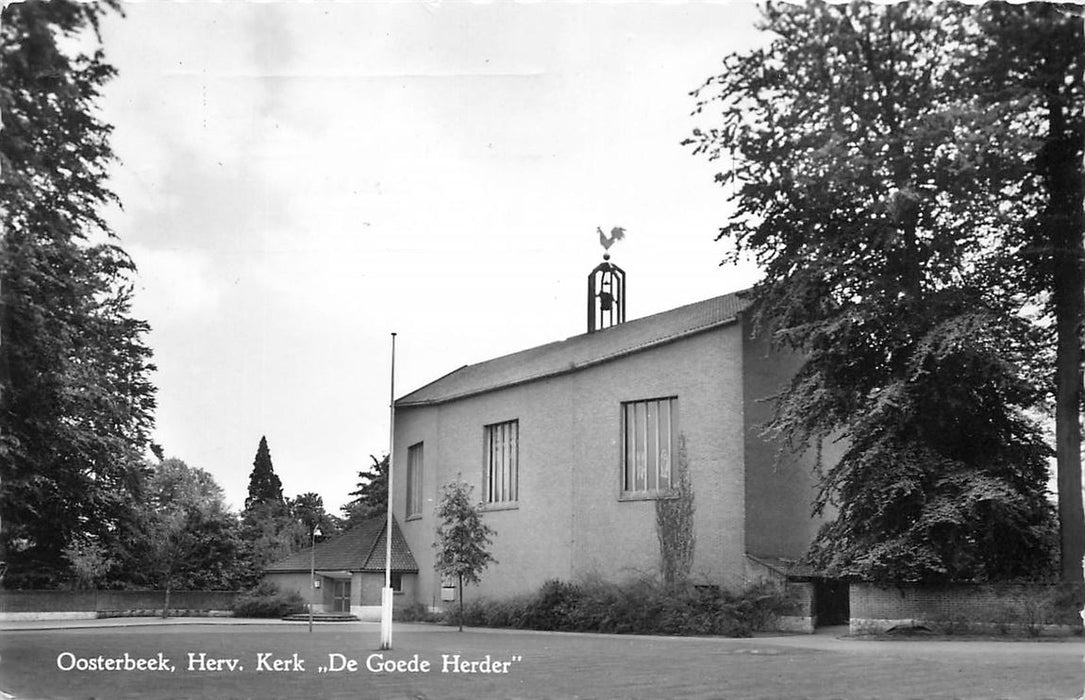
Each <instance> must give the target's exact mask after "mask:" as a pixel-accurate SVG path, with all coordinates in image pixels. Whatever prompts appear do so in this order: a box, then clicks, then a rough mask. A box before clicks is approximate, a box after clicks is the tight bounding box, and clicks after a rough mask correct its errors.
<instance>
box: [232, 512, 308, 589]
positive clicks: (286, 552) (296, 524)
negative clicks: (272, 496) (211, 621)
mask: <svg viewBox="0 0 1085 700" xmlns="http://www.w3.org/2000/svg"><path fill="white" fill-rule="evenodd" d="M309 532H310V531H309V530H307V529H306V527H305V525H304V524H303V523H302V522H301V520H300V519H299V518H297V517H296V516H295V514H294V513H293V512H292V510H291V509H290V508H288V507H287V506H286V504H283V503H274V502H263V503H257V504H256V505H254V506H253V507H252V508H249V509H246V510H245V511H244V512H242V514H241V544H240V553H239V568H240V570H241V572H242V573H241V575H240V583H241V585H242V586H243V587H245V588H249V587H251V586H254V585H256V584H257V583H258V582H259V581H260V578H261V577H262V576H263V572H264V569H265V568H266V567H267V565H268V564H270V563H272V562H275V561H278V560H279V559H283V558H285V557H287V556H290V555H291V554H293V553H294V552H296V551H298V550H299V549H303V548H304V547H307V546H309Z"/></svg>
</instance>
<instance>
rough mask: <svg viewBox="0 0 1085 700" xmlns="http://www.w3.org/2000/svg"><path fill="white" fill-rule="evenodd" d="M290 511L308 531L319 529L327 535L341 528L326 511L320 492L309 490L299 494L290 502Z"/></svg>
mask: <svg viewBox="0 0 1085 700" xmlns="http://www.w3.org/2000/svg"><path fill="white" fill-rule="evenodd" d="M290 511H291V513H292V514H293V517H294V519H295V520H297V521H298V522H299V523H301V525H302V526H303V527H304V528H305V532H306V533H312V532H313V531H314V530H316V529H319V530H320V531H321V533H322V535H323V536H324V537H327V536H329V535H332V534H334V533H335V532H336V531H337V530H338V529H339V526H338V524H337V523H336V522H335V520H334V519H333V518H332V517H331V516H330V515H328V513H326V512H325V511H324V499H323V498H322V497H321V496H320V494H318V493H313V492H312V491H309V492H307V493H303V494H301V495H299V496H298V497H297V498H295V499H293V500H292V501H291V502H290Z"/></svg>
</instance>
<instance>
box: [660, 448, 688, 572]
mask: <svg viewBox="0 0 1085 700" xmlns="http://www.w3.org/2000/svg"><path fill="white" fill-rule="evenodd" d="M655 505H656V536H657V537H658V538H659V558H660V573H661V574H662V576H663V582H664V583H667V584H673V583H676V582H680V581H683V580H685V579H686V578H688V577H689V572H690V570H691V569H692V568H693V546H694V537H693V511H694V508H693V485H692V484H691V483H690V478H689V456H688V455H687V453H686V436H685V434H683V433H680V434H679V435H678V459H677V460H676V462H675V465H674V472H673V474H672V475H671V488H670V489H669V493H667V494H666V495H665V496H664V497H662V498H659V499H657V500H656V502H655Z"/></svg>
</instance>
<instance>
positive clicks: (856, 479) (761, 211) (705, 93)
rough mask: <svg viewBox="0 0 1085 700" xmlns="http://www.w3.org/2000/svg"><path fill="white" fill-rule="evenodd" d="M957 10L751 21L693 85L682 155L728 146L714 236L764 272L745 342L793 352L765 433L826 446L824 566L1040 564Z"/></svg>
mask: <svg viewBox="0 0 1085 700" xmlns="http://www.w3.org/2000/svg"><path fill="white" fill-rule="evenodd" d="M968 12H970V10H967V9H966V8H956V7H946V6H938V7H935V6H932V5H930V4H927V3H919V2H916V3H910V4H899V5H885V6H882V5H864V4H854V5H848V6H844V5H827V4H823V3H810V4H807V5H803V6H776V5H773V4H769V5H767V6H766V7H765V8H764V12H763V26H762V28H763V29H765V30H767V31H769V32H772V36H773V39H772V40H771V42H770V44H769V45H768V46H767V47H766V48H763V49H760V50H756V51H753V52H751V53H749V54H746V55H737V54H736V55H732V56H729V57H728V58H727V59H726V61H725V63H724V71H723V72H721V73H720V74H719V75H717V76H715V77H713V78H710V79H709V81H708V82H707V83H706V84H705V86H704V87H702V88H701V90H699V91H698V92H697V93H695V94H696V95H697V97H698V105H697V111H696V113H698V114H704V113H705V112H706V111H711V112H712V113H713V115H714V117H715V118H716V119H717V120H718V121H717V122H716V123H715V125H714V126H713V127H712V128H710V129H707V130H700V129H698V130H695V131H694V134H693V138H692V139H690V140H688V141H687V143H689V144H692V145H693V146H694V152H695V153H698V154H705V155H707V156H708V157H709V158H710V159H717V158H720V157H721V156H723V155H725V154H728V153H729V154H730V155H731V156H732V158H733V159H734V160H733V166H732V168H731V170H730V172H727V173H722V174H720V175H718V176H717V180H718V181H719V182H720V183H721V184H724V185H729V186H731V187H732V197H731V199H732V200H733V201H734V202H735V205H736V206H735V211H734V214H733V215H732V216H731V219H730V221H729V223H728V224H727V225H726V226H725V227H723V228H722V229H721V234H720V237H721V238H728V239H730V240H732V241H733V242H734V243H735V252H734V254H733V257H735V258H737V257H739V256H741V255H743V254H745V253H746V252H747V251H748V252H750V253H752V254H753V255H754V257H755V259H756V261H757V262H758V263H759V264H760V266H761V268H762V269H763V270H764V279H763V280H762V282H760V283H759V284H758V285H757V287H756V288H755V293H754V306H753V311H752V316H753V320H754V327H755V329H756V330H757V331H758V332H762V333H766V334H768V335H769V336H770V337H771V338H772V339H773V340H774V341H775V342H776V343H777V344H780V345H783V346H786V347H789V348H792V349H796V350H798V351H800V352H801V353H803V355H804V357H805V362H804V364H803V366H802V367H801V369H800V370H799V371H798V373H797V374H796V376H795V377H794V379H793V380H792V382H791V383H790V385H789V386H788V388H787V389H786V390H785V391H784V392H783V394H782V395H781V396H780V397H779V398H778V400H777V402H776V411H775V414H774V417H773V419H772V421H771V423H770V424H769V425H768V426H767V432H768V434H770V435H773V436H776V437H779V438H780V439H781V440H782V441H783V442H784V444H786V445H787V446H789V447H790V448H792V449H794V450H803V449H808V448H810V447H815V448H816V447H819V446H820V445H821V444H822V442H823V441H825V440H842V441H843V442H844V444H845V449H844V454H843V456H842V457H841V458H840V460H839V461H838V462H836V463H835V464H832V465H820V468H819V492H818V494H817V497H816V501H815V512H824V509H826V508H827V507H829V506H833V507H835V508H836V509H837V511H838V514H837V517H836V519H835V521H834V522H832V523H830V524H829V525H828V526H826V527H825V528H823V530H822V531H821V533H819V535H818V538H817V541H816V542H815V544H814V546H813V548H812V551H811V555H810V557H811V559H812V560H813V561H814V563H816V564H818V565H819V566H821V567H822V568H823V570H825V571H826V572H828V573H830V574H835V575H842V576H852V577H860V578H868V579H870V578H874V579H882V580H896V581H915V580H940V579H941V580H944V579H979V580H990V579H1000V578H1013V577H1024V576H1034V575H1036V574H1037V572H1043V571H1045V570H1047V569H1048V563H1049V561H1050V555H1051V547H1052V539H1051V534H1052V522H1053V521H1052V517H1051V511H1050V507H1049V505H1048V504H1047V502H1046V499H1045V482H1046V472H1045V457H1046V455H1047V454H1048V451H1047V449H1046V447H1045V445H1044V444H1043V442H1042V440H1041V438H1040V433H1039V430H1038V428H1037V426H1036V425H1035V424H1034V423H1033V422H1031V421H1030V420H1029V419H1028V418H1027V416H1026V414H1025V410H1026V409H1028V408H1031V407H1033V406H1035V405H1036V404H1037V402H1038V400H1039V399H1040V396H1041V393H1042V392H1041V390H1040V389H1039V388H1038V387H1037V386H1036V385H1035V383H1034V382H1031V381H1030V379H1031V375H1030V374H1029V372H1028V371H1027V370H1028V368H1029V362H1030V358H1032V357H1033V356H1034V355H1035V354H1036V349H1037V344H1036V338H1035V334H1034V329H1033V328H1032V327H1030V326H1029V324H1028V323H1026V322H1025V320H1024V319H1023V317H1022V314H1021V311H1022V298H1021V295H1020V294H1019V291H1020V290H1018V289H1016V288H1014V287H1013V286H1012V285H1011V284H1010V283H1009V281H1008V280H1007V279H1005V278H1004V277H1003V275H1002V274H1001V273H1002V272H1003V268H1002V267H1001V265H1000V260H999V256H998V255H996V254H994V253H993V252H992V251H995V252H997V251H998V250H999V247H1000V245H1002V243H1003V241H1005V240H1006V239H1008V238H1010V237H1012V236H1015V235H1017V234H1019V233H1020V231H1021V228H1022V223H1021V222H1022V221H1024V220H1025V219H1026V218H1027V214H1028V208H1027V203H1025V202H1020V201H1019V200H1018V199H1016V198H1015V197H1014V194H1015V193H1016V192H1017V191H1018V190H1019V187H1020V183H1016V182H1014V181H1012V179H1007V178H1005V177H1004V174H1005V173H1006V171H1007V168H1008V167H1010V166H1008V165H1007V163H1006V160H1005V158H1004V157H1003V156H1004V154H1005V152H1006V149H1007V148H1010V147H1012V146H1013V145H1015V139H1014V138H1013V137H1012V136H1011V135H1008V134H1007V133H1006V131H1005V129H1004V128H1003V124H1002V123H1001V121H1000V119H1001V118H1002V115H1001V114H999V113H998V112H997V111H990V110H987V109H985V108H984V107H983V105H980V104H978V103H977V102H976V101H975V100H974V99H972V98H973V96H972V95H970V94H962V91H961V89H960V82H959V81H958V80H957V76H960V75H962V74H963V73H964V71H965V68H964V63H965V61H966V58H965V56H964V55H963V54H962V53H961V52H955V51H953V50H952V49H953V48H954V47H958V46H963V45H964V44H965V42H966V39H967V38H968V33H967V32H968V31H969V30H970V29H969V28H970V25H969V22H968V21H967V20H968V18H969V15H968V14H967V13H968Z"/></svg>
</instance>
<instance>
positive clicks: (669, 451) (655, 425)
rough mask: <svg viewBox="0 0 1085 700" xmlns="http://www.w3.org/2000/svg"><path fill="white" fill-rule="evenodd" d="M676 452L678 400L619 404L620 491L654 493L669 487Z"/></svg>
mask: <svg viewBox="0 0 1085 700" xmlns="http://www.w3.org/2000/svg"><path fill="white" fill-rule="evenodd" d="M677 450H678V399H676V398H674V397H670V398H665V399H649V400H646V401H628V402H626V403H623V404H622V491H623V492H624V493H645V494H650V493H655V492H659V491H666V490H667V489H669V488H670V487H671V465H672V464H674V459H675V454H676V452H677Z"/></svg>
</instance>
